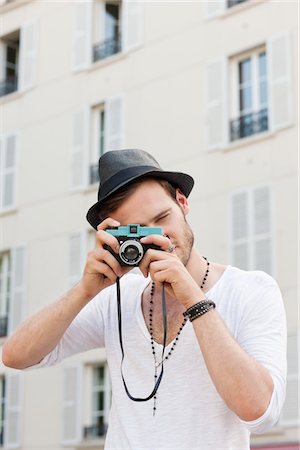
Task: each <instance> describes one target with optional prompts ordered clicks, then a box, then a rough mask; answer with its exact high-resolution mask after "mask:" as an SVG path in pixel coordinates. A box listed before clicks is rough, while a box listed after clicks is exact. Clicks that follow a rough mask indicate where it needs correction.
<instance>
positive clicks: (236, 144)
mask: <svg viewBox="0 0 300 450" xmlns="http://www.w3.org/2000/svg"><path fill="white" fill-rule="evenodd" d="M276 134H277V132H275V131H265V132H262V133H257V134H253V135H252V136H249V137H246V138H242V139H237V140H236V141H233V142H230V143H228V144H227V145H226V147H224V149H223V150H224V151H225V152H227V151H231V150H236V149H237V148H241V147H245V146H247V145H253V144H256V143H257V142H260V141H264V140H266V139H273V138H274V137H275V136H276Z"/></svg>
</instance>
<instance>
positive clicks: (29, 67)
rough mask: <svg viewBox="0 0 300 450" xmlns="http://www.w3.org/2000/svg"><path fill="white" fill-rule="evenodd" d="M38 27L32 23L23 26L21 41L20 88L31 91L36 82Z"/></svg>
mask: <svg viewBox="0 0 300 450" xmlns="http://www.w3.org/2000/svg"><path fill="white" fill-rule="evenodd" d="M37 44H38V39H37V25H36V23H33V22H30V23H26V24H24V25H23V26H22V29H21V39H20V88H21V90H22V91H23V90H25V89H30V88H31V87H32V86H33V85H34V84H35V82H36V69H37Z"/></svg>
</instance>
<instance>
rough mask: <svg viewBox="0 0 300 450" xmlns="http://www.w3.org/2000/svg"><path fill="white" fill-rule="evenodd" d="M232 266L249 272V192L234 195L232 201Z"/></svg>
mask: <svg viewBox="0 0 300 450" xmlns="http://www.w3.org/2000/svg"><path fill="white" fill-rule="evenodd" d="M231 230H232V238H231V242H232V248H231V251H232V255H231V260H232V264H233V265H234V266H236V267H239V268H240V269H244V270H247V269H248V268H249V263H250V261H249V260H250V253H249V244H250V243H249V233H250V230H249V195H248V193H247V192H240V193H236V194H233V196H232V200H231Z"/></svg>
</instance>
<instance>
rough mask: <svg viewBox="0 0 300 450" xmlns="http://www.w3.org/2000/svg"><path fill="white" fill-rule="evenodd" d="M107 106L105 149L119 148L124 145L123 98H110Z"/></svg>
mask: <svg viewBox="0 0 300 450" xmlns="http://www.w3.org/2000/svg"><path fill="white" fill-rule="evenodd" d="M105 107H106V108H105V112H106V122H105V151H108V150H119V149H120V148H122V145H123V100H122V98H121V97H114V98H110V99H108V100H107V101H106V103H105Z"/></svg>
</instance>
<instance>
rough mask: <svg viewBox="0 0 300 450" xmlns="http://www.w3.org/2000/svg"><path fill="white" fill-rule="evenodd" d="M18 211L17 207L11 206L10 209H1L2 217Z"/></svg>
mask: <svg viewBox="0 0 300 450" xmlns="http://www.w3.org/2000/svg"><path fill="white" fill-rule="evenodd" d="M17 212H18V210H17V208H16V207H13V208H10V209H4V210H1V209H0V217H5V216H9V215H11V214H16V213H17Z"/></svg>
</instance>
